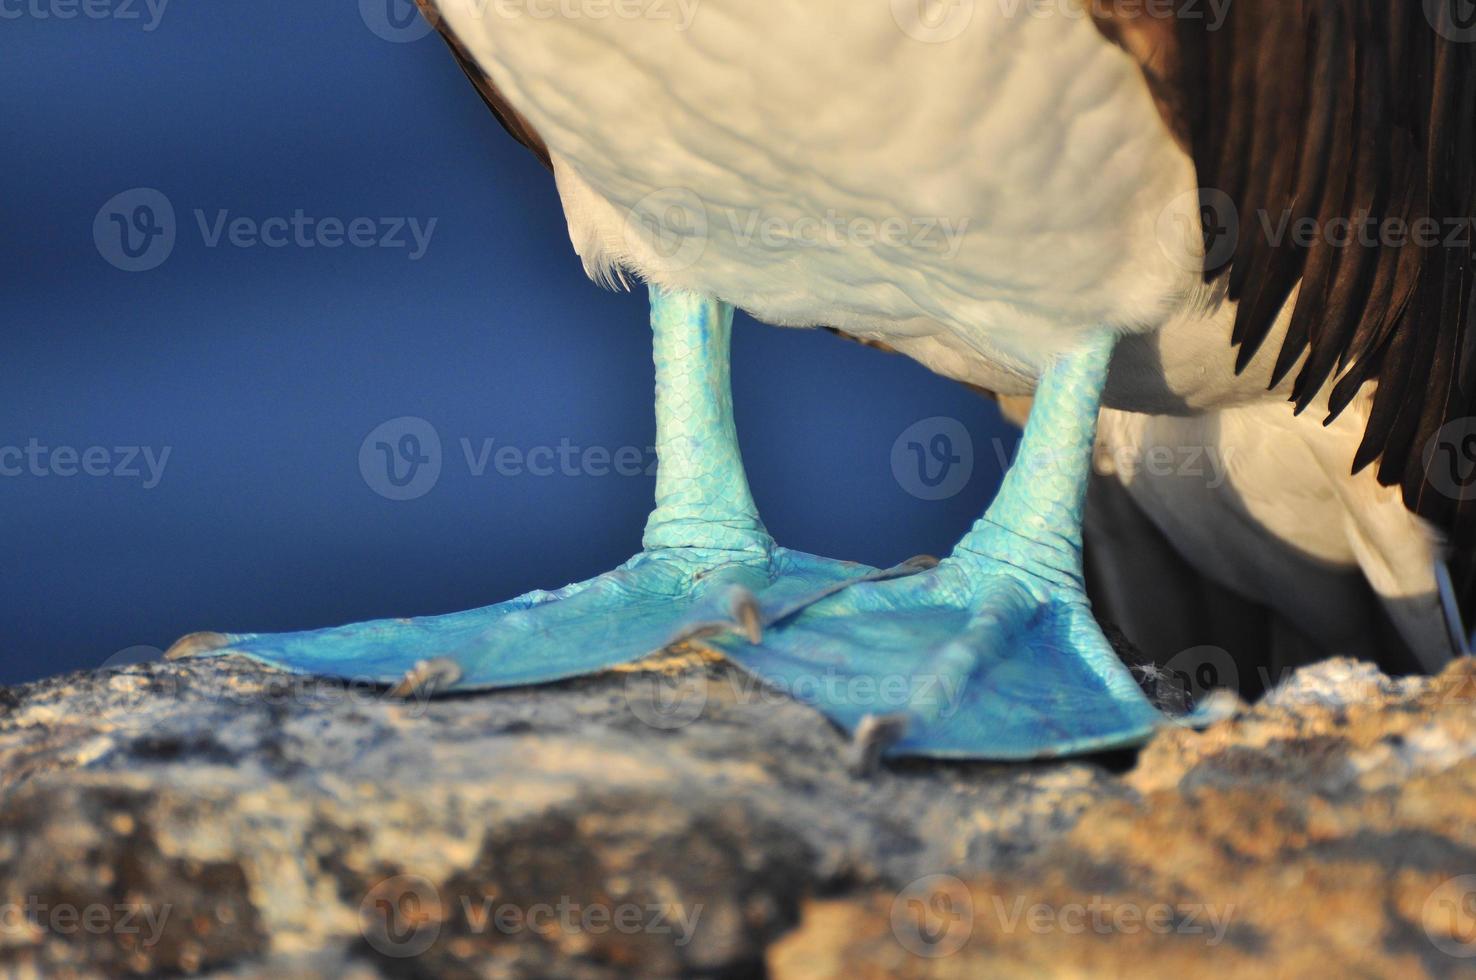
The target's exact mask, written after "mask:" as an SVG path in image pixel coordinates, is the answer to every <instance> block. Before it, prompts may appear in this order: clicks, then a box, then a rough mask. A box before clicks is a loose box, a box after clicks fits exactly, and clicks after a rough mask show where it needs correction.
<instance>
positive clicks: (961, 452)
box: [891, 415, 974, 500]
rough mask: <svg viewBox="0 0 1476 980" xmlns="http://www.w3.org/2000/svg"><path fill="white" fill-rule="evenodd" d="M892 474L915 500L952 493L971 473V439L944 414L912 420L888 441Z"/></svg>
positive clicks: (958, 488) (958, 490)
mask: <svg viewBox="0 0 1476 980" xmlns="http://www.w3.org/2000/svg"><path fill="white" fill-rule="evenodd" d="M891 460H892V477H893V479H895V480H896V481H897V485H898V486H900V487H901V488H902V489H903V490H906V491H907V492H908V493H910V494H911V495H912V496H914V497H916V498H918V499H919V500H946V499H948V498H950V497H953V496H956V495H957V494H958V493H960V492H961V491H962V490H963V488H964V487H966V486H968V483H969V479H970V478H971V477H972V476H973V475H974V441H973V439H972V438H970V436H969V430H968V429H967V428H965V427H964V424H963V423H962V422H960V421H959V420H958V419H954V418H949V417H948V416H946V415H935V416H933V417H932V418H926V419H922V420H921V421H918V422H914V423H912V424H911V425H909V426H908V427H907V428H905V429H903V430H902V433H901V434H900V435H898V436H897V438H896V439H895V440H893V442H892V456H891Z"/></svg>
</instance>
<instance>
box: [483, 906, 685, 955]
mask: <svg viewBox="0 0 1476 980" xmlns="http://www.w3.org/2000/svg"><path fill="white" fill-rule="evenodd" d="M458 904H459V905H460V908H461V913H462V918H463V919H464V920H465V921H466V925H467V929H468V931H470V932H471V933H472V934H473V935H481V934H484V933H486V932H488V931H489V930H493V931H496V932H497V933H499V934H501V935H504V936H516V935H521V934H525V933H532V934H534V935H539V936H547V935H560V936H579V935H585V936H603V935H609V934H610V933H612V932H614V933H619V934H621V935H623V936H634V935H638V934H645V935H655V936H671V937H672V941H671V942H672V945H673V946H677V947H682V946H686V945H687V944H688V943H690V942H691V941H692V937H693V935H695V934H696V932H697V926H698V924H699V923H700V922H701V921H702V909H703V906H702V903H700V902H696V903H693V904H692V905H690V906H688V905H685V904H682V903H679V902H581V901H579V900H577V899H575V898H573V897H572V896H569V895H561V896H559V897H558V898H557V899H556V900H554V901H552V902H529V903H527V904H519V903H515V902H499V901H497V900H496V899H494V898H490V897H488V896H485V895H484V896H481V897H480V898H479V899H478V900H477V901H475V902H474V901H472V899H471V896H469V895H463V896H461V900H460V902H459V903H458Z"/></svg>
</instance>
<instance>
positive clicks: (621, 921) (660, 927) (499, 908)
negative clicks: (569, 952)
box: [359, 874, 703, 959]
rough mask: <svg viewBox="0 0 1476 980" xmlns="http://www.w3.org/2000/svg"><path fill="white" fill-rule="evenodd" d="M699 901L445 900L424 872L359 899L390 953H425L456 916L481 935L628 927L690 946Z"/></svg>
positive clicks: (375, 936)
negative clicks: (449, 901)
mask: <svg viewBox="0 0 1476 980" xmlns="http://www.w3.org/2000/svg"><path fill="white" fill-rule="evenodd" d="M702 910H703V906H702V905H701V904H700V903H697V904H693V905H691V906H687V905H684V904H681V903H671V902H585V901H580V900H579V899H577V898H574V897H573V896H570V895H561V896H559V897H558V898H556V899H554V900H552V901H540V902H526V903H519V902H509V901H499V900H498V899H497V898H495V897H493V896H488V895H478V896H476V898H475V899H474V898H473V897H472V896H471V895H461V896H459V897H458V899H457V901H455V902H452V903H448V902H445V901H443V899H442V898H441V893H440V890H439V889H438V888H436V886H435V885H434V884H433V883H432V882H431V881H430V880H429V879H427V878H424V877H422V876H420V875H412V874H401V875H395V876H394V877H392V878H386V879H384V880H383V881H381V882H379V883H377V884H376V885H375V886H374V887H373V888H371V889H369V891H368V893H367V894H366V895H365V896H364V900H363V902H361V903H360V905H359V930H360V933H361V935H363V937H364V939H365V941H366V942H368V944H369V946H370V948H372V949H374V950H375V951H376V952H378V953H381V954H383V955H385V956H390V957H394V958H397V959H405V958H409V957H412V956H419V955H420V954H421V953H424V952H425V951H426V950H428V949H430V948H431V946H432V945H434V944H435V941H436V940H437V939H438V938H440V935H441V932H442V930H443V928H444V927H445V923H446V922H448V921H451V920H452V919H453V918H455V919H459V920H460V922H461V923H463V924H464V925H465V929H466V931H467V932H468V933H470V934H471V935H474V936H481V935H487V934H489V933H494V932H495V933H497V934H500V935H503V936H517V935H523V934H529V933H531V934H534V935H540V936H547V935H561V936H577V935H587V936H600V935H609V934H610V933H619V934H621V935H627V936H631V935H636V934H641V933H644V934H647V935H659V936H672V937H674V938H673V939H672V944H673V945H675V946H678V947H681V946H686V945H687V944H688V943H690V942H691V941H692V937H693V935H695V934H696V931H697V927H698V924H699V923H700V922H701V920H702Z"/></svg>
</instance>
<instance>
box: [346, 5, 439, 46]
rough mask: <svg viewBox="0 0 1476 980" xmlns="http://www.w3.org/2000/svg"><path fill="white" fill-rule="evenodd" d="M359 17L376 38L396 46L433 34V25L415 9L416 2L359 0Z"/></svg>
mask: <svg viewBox="0 0 1476 980" xmlns="http://www.w3.org/2000/svg"><path fill="white" fill-rule="evenodd" d="M359 16H360V17H362V18H363V19H364V26H366V27H368V28H369V29H370V30H371V31H373V32H374V35H375V37H380V38H383V39H384V40H386V41H393V42H394V43H396V44H408V43H409V42H411V41H419V40H420V39H421V38H423V37H425V36H426V35H427V34H429V33H430V32H431V23H430V21H429V20H427V19H426V18H424V17H422V16H421V15H420V11H419V10H416V9H415V2H414V0H359Z"/></svg>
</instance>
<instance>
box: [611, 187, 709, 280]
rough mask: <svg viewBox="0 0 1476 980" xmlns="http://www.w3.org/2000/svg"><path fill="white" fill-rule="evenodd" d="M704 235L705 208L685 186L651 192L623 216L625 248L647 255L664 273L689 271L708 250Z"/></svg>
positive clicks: (706, 231)
mask: <svg viewBox="0 0 1476 980" xmlns="http://www.w3.org/2000/svg"><path fill="white" fill-rule="evenodd" d="M707 233H708V218H707V207H706V206H705V205H704V204H703V203H702V198H700V197H698V196H697V193H696V192H695V191H691V190H688V189H687V188H685V187H666V188H662V189H661V190H658V191H652V192H651V193H650V194H647V195H646V196H645V197H643V198H641V199H640V200H639V201H637V202H635V204H634V205H632V206H631V209H630V211H629V212H627V213H626V216H625V231H624V234H625V241H626V247H627V248H631V249H633V250H637V251H641V252H647V253H649V254H650V258H651V261H652V262H653V264H654V265H655V267H656V268H657V269H659V270H660V271H663V272H680V271H681V270H683V269H688V268H691V267H692V265H693V264H694V263H695V262H696V261H697V260H698V259H700V258H701V257H702V253H703V252H705V251H707Z"/></svg>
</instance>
